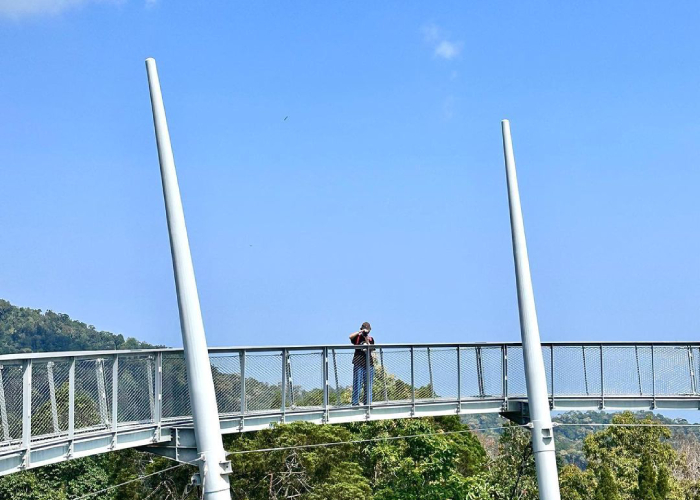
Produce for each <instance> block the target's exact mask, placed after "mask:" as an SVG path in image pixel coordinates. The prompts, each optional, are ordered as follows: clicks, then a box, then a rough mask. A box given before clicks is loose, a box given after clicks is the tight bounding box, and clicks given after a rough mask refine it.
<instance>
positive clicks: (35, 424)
mask: <svg viewBox="0 0 700 500" xmlns="http://www.w3.org/2000/svg"><path fill="white" fill-rule="evenodd" d="M69 368H70V365H69V363H68V362H54V361H38V360H36V361H34V362H33V363H32V420H31V422H32V439H33V440H34V441H38V440H43V439H50V438H53V437H56V436H59V435H61V434H62V433H65V432H66V431H67V430H68V370H69Z"/></svg>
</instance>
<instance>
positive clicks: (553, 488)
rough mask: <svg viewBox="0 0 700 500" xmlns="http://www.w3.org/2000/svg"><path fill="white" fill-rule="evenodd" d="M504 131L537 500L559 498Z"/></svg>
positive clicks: (541, 362)
mask: <svg viewBox="0 0 700 500" xmlns="http://www.w3.org/2000/svg"><path fill="white" fill-rule="evenodd" d="M501 128H502V132H503V153H504V155H505V164H506V179H507V181H508V202H509V207H510V225H511V234H512V238H513V258H514V260H515V278H516V285H517V289H518V309H519V312H520V334H521V337H522V343H523V357H524V361H525V383H526V386H527V398H528V406H529V410H530V427H531V431H532V450H533V452H534V456H535V466H536V468H537V484H538V486H539V491H540V500H560V494H559V477H558V473H557V463H556V456H555V452H554V431H553V426H552V417H551V414H550V409H549V396H548V394H547V380H546V377H545V370H544V359H543V358H542V345H541V344H540V330H539V326H538V324H537V311H536V309H535V295H534V292H533V290H532V277H531V276H530V262H529V259H528V255H527V243H526V241H525V226H524V223H523V214H522V209H521V207H520V193H519V191H518V178H517V175H516V172H515V158H514V156H513V143H512V140H511V137H510V122H508V120H503V121H502V122H501Z"/></svg>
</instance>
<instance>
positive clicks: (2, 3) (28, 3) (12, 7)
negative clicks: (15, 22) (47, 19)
mask: <svg viewBox="0 0 700 500" xmlns="http://www.w3.org/2000/svg"><path fill="white" fill-rule="evenodd" d="M125 1H126V0H0V17H9V18H13V19H18V18H22V17H29V16H40V15H52V14H59V13H61V12H63V11H66V10H70V9H75V8H78V7H81V6H83V5H87V4H95V3H110V4H120V3H124V2H125ZM157 1H158V0H145V2H146V6H147V7H151V6H153V5H155V4H156V3H157Z"/></svg>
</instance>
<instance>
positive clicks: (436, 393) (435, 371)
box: [413, 347, 457, 399]
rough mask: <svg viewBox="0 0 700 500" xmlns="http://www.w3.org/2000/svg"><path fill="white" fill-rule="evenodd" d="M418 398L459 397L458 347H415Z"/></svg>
mask: <svg viewBox="0 0 700 500" xmlns="http://www.w3.org/2000/svg"><path fill="white" fill-rule="evenodd" d="M413 359H414V377H415V384H416V399H456V398H457V348H456V347H432V348H418V349H414V352H413Z"/></svg>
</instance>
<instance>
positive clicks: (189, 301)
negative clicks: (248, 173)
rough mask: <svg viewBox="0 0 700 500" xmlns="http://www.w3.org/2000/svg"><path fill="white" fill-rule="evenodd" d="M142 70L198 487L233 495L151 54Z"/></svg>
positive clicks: (212, 498) (224, 497)
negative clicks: (174, 292) (148, 94)
mask: <svg viewBox="0 0 700 500" xmlns="http://www.w3.org/2000/svg"><path fill="white" fill-rule="evenodd" d="M146 71H147V73H148V86H149V89H150V92H151V106H152V108H153V124H154V126H155V129H156V142H157V144H158V158H159V160H160V175H161V179H162V181H163V197H164V198H165V213H166V216H167V219H168V233H169V235H170V251H171V253H172V258H173V270H174V273H175V287H176V289H177V305H178V309H179V311H180V327H181V329H182V343H183V346H184V350H185V364H186V367H187V384H188V386H189V389H190V403H191V406H192V417H193V420H194V433H195V438H196V440H197V451H198V452H199V454H200V458H201V460H200V462H199V472H200V477H201V479H202V484H203V486H202V488H203V490H204V498H205V499H207V500H231V493H230V489H229V479H228V476H227V472H228V470H230V463H229V462H228V461H227V460H226V453H225V451H224V445H223V441H222V440H221V428H220V426H219V412H218V409H217V405H216V393H215V391H214V379H213V378H212V375H211V365H210V364H209V352H208V349H207V339H206V337H205V336H204V323H203V321H202V311H201V309H200V307H199V295H198V293H197V283H196V282H195V278H194V267H193V265H192V255H191V254H190V244H189V241H188V239H187V228H186V227H185V213H184V212H183V209H182V200H181V199H180V187H179V186H178V183H177V174H176V173H175V160H174V159H173V150H172V146H171V145H170V133H169V132H168V124H167V122H166V120H165V107H164V106H163V95H162V94H161V91H160V81H159V80H158V70H157V69H156V61H155V60H154V59H152V58H149V59H146Z"/></svg>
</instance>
